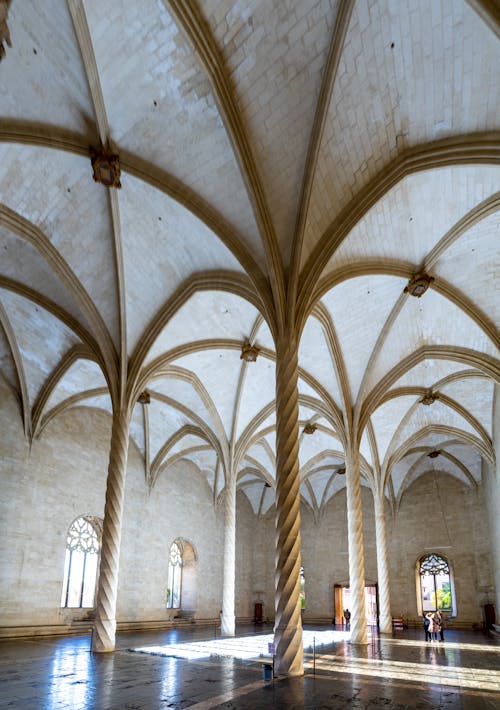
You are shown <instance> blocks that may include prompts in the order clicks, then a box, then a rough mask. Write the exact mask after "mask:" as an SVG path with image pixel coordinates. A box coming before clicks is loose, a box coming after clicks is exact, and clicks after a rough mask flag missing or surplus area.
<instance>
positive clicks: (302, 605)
mask: <svg viewBox="0 0 500 710" xmlns="http://www.w3.org/2000/svg"><path fill="white" fill-rule="evenodd" d="M299 596H300V608H301V609H305V608H306V577H305V575H304V568H303V567H301V568H300V593H299Z"/></svg>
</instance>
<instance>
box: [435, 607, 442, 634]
mask: <svg viewBox="0 0 500 710" xmlns="http://www.w3.org/2000/svg"><path fill="white" fill-rule="evenodd" d="M436 619H437V622H438V624H439V640H440V641H444V616H443V612H442V611H441V610H440V609H438V610H437V611H436Z"/></svg>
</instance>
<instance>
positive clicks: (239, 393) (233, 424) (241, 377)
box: [229, 316, 263, 464]
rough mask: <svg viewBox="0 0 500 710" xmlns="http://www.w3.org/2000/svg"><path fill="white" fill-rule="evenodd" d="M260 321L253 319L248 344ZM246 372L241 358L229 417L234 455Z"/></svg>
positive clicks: (260, 318) (252, 338) (255, 334)
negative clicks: (233, 402)
mask: <svg viewBox="0 0 500 710" xmlns="http://www.w3.org/2000/svg"><path fill="white" fill-rule="evenodd" d="M262 322H263V318H262V316H257V318H256V319H255V323H254V324H253V327H252V331H251V333H250V335H249V338H248V341H249V343H250V344H253V343H254V341H255V338H256V337H257V333H258V330H259V328H260V326H261V324H262ZM247 373H248V363H247V362H246V360H245V359H244V358H243V359H242V361H241V367H240V374H239V377H238V384H237V385H236V397H235V405H234V409H233V416H232V419H231V432H230V436H229V441H230V446H231V453H232V455H234V447H235V443H236V430H237V425H238V416H239V413H240V407H241V397H242V392H243V388H244V386H245V380H246V376H247ZM233 464H234V461H233Z"/></svg>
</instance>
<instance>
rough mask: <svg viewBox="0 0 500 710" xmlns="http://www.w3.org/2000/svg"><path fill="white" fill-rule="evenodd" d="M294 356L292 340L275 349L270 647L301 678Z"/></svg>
mask: <svg viewBox="0 0 500 710" xmlns="http://www.w3.org/2000/svg"><path fill="white" fill-rule="evenodd" d="M297 384H298V353H297V344H296V342H295V340H294V339H293V338H288V339H287V338H286V337H285V336H283V337H282V338H281V339H280V340H279V341H278V343H277V348H276V454H277V456H276V469H277V470H276V596H275V609H276V620H275V626H274V638H275V646H276V664H275V669H276V671H277V673H278V674H279V675H289V676H294V675H302V674H303V672H304V666H303V649H302V619H301V613H300V495H299V483H300V481H299V457H298V454H299V394H298V387H297Z"/></svg>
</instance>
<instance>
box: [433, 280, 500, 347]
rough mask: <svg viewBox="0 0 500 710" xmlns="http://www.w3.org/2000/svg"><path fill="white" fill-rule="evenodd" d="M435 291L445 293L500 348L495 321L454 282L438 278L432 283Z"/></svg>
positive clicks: (499, 333) (499, 337)
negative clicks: (454, 284)
mask: <svg viewBox="0 0 500 710" xmlns="http://www.w3.org/2000/svg"><path fill="white" fill-rule="evenodd" d="M430 288H432V289H433V290H434V291H437V293H439V294H441V295H443V296H444V297H445V298H447V299H448V300H449V301H450V302H451V303H453V305H455V306H457V308H459V309H460V310H461V311H462V312H463V313H465V314H466V315H467V316H469V318H470V319H471V320H472V321H474V323H475V324H476V325H477V326H478V327H479V328H480V329H481V330H482V331H483V333H484V334H485V335H486V336H487V337H488V338H489V340H491V342H492V343H493V345H495V347H496V348H498V349H500V332H499V331H498V328H497V327H496V326H495V324H494V323H493V321H492V320H491V319H490V318H488V316H487V315H486V314H485V313H484V312H483V311H481V309H480V308H479V307H478V306H476V305H475V303H473V302H472V301H471V300H470V299H469V298H468V297H467V296H466V295H465V294H464V293H463V292H462V291H459V289H457V288H455V287H454V286H453V284H450V283H448V282H447V281H445V280H444V279H443V278H441V277H440V278H439V279H436V280H435V281H433V282H432V284H431V285H430Z"/></svg>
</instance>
